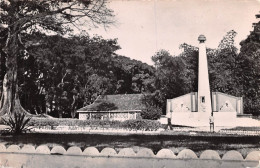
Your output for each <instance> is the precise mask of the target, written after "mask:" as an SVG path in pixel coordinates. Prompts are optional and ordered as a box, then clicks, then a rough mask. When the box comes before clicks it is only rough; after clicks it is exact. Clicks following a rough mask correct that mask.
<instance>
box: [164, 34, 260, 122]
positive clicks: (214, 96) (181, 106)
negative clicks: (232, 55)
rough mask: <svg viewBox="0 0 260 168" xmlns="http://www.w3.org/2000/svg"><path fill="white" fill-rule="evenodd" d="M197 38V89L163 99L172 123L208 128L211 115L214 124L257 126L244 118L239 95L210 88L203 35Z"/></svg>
mask: <svg viewBox="0 0 260 168" xmlns="http://www.w3.org/2000/svg"><path fill="white" fill-rule="evenodd" d="M198 41H199V64H198V92H192V93H188V94H186V95H183V96H180V97H176V98H173V99H167V109H166V113H167V114H168V113H170V112H172V124H175V125H186V126H192V127H209V126H210V125H209V118H210V117H211V116H213V117H214V123H215V126H217V127H235V126H259V125H260V122H259V121H257V120H254V119H252V118H248V116H247V117H245V116H246V115H244V113H243V98H242V97H235V96H231V95H228V94H225V93H220V92H211V91H210V85H209V74H208V61H207V53H206V44H205V42H206V37H205V36H204V35H200V36H199V37H198Z"/></svg>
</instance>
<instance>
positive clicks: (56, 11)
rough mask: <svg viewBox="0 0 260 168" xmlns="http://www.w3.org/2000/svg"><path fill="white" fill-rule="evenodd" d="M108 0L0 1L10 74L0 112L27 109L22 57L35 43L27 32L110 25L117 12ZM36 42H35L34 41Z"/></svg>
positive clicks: (3, 46)
mask: <svg viewBox="0 0 260 168" xmlns="http://www.w3.org/2000/svg"><path fill="white" fill-rule="evenodd" d="M106 3H107V1H106V0H39V1H32V0H2V1H1V2H0V35H1V37H0V38H1V44H0V50H1V57H2V55H4V57H5V68H6V73H5V75H4V80H3V93H2V96H1V106H0V107H1V110H0V115H3V114H6V113H14V112H25V110H24V109H23V108H22V107H21V105H20V101H19V96H18V81H17V69H18V62H17V60H18V58H19V56H20V55H21V54H22V53H23V51H25V50H26V47H27V46H28V45H30V44H32V43H30V42H28V41H25V40H23V37H24V36H23V34H28V33H35V32H39V31H41V32H48V31H52V32H56V33H60V34H64V33H66V32H67V31H69V30H70V28H69V26H70V25H74V26H76V27H78V26H81V25H85V26H97V25H100V24H101V25H104V26H109V25H110V24H112V23H113V11H112V10H110V9H108V8H107V7H106ZM33 44H34V45H35V43H33Z"/></svg>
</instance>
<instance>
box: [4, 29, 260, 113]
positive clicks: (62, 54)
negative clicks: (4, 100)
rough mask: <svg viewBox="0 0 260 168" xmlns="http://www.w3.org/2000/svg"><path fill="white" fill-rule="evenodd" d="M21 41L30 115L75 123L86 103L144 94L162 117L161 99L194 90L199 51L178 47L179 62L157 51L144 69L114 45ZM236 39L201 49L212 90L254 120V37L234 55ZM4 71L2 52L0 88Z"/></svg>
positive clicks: (258, 70)
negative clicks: (238, 100)
mask: <svg viewBox="0 0 260 168" xmlns="http://www.w3.org/2000/svg"><path fill="white" fill-rule="evenodd" d="M23 36H24V37H23V38H24V39H26V41H27V43H28V44H27V45H28V46H29V47H28V48H27V49H26V50H23V51H22V52H20V53H19V57H18V81H19V96H20V100H21V104H22V106H23V107H24V108H25V109H26V110H27V111H28V112H30V113H32V114H41V113H47V112H48V114H50V115H52V116H55V117H74V116H75V111H76V109H78V108H81V107H83V106H85V105H88V104H91V103H92V102H93V101H94V100H95V99H96V98H97V96H98V95H104V94H131V93H145V94H146V95H147V96H146V97H145V99H144V100H145V101H146V104H147V105H148V107H149V108H148V109H151V111H153V113H156V111H158V110H161V111H162V112H163V113H164V111H165V106H166V99H170V98H174V97H178V96H181V95H184V94H187V93H190V92H197V89H198V85H197V84H198V48H197V47H194V46H191V45H188V44H182V45H180V48H181V49H182V50H183V52H182V53H181V54H180V55H178V56H173V55H171V54H170V53H169V52H168V51H166V50H160V51H158V52H157V53H155V55H154V56H152V60H153V62H154V66H150V65H147V64H145V63H142V62H140V61H137V60H132V59H130V58H128V57H124V56H120V55H118V54H116V51H117V50H118V49H120V46H119V44H118V43H117V40H116V39H103V38H102V37H99V36H94V37H90V36H89V35H88V34H81V35H78V36H71V37H68V38H65V37H62V36H59V35H54V36H46V35H44V34H40V33H34V34H30V35H28V34H23ZM235 36H236V32H235V31H233V30H232V31H230V32H228V33H227V34H226V36H224V38H223V40H222V41H221V42H220V43H219V46H218V48H217V49H209V48H208V49H207V55H208V63H209V77H210V87H211V90H212V91H219V92H223V93H227V94H230V95H234V96H242V97H243V98H244V109H245V110H244V111H245V112H246V113H252V114H254V115H259V114H260V110H259V109H260V99H259V94H260V90H259V87H260V41H259V36H258V35H257V33H256V32H255V30H254V31H253V32H251V34H250V35H249V36H248V37H247V39H246V40H244V41H242V42H241V43H240V45H241V49H240V52H238V49H237V48H236V47H235V46H234V38H235ZM28 53H30V54H28ZM5 71H6V70H5V55H4V53H2V54H1V71H0V77H1V80H0V82H1V83H0V84H2V81H3V78H4V74H5ZM1 91H2V90H1ZM154 109H156V110H154ZM155 115H156V114H155Z"/></svg>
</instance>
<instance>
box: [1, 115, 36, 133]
mask: <svg viewBox="0 0 260 168" xmlns="http://www.w3.org/2000/svg"><path fill="white" fill-rule="evenodd" d="M30 120H31V117H26V116H25V114H24V113H14V115H11V116H8V117H5V118H4V117H2V121H3V123H4V124H5V125H8V126H9V127H10V128H9V130H8V131H9V132H10V133H12V134H22V133H24V132H27V131H29V130H30V129H29V124H28V123H29V121H30Z"/></svg>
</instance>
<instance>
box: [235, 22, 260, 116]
mask: <svg viewBox="0 0 260 168" xmlns="http://www.w3.org/2000/svg"><path fill="white" fill-rule="evenodd" d="M259 30H260V22H258V23H257V24H256V25H255V27H254V30H253V31H252V32H251V33H250V34H249V36H248V37H247V38H246V39H245V40H243V41H241V42H240V45H241V48H240V53H239V54H238V59H237V62H238V66H239V72H238V73H239V74H240V76H239V77H240V82H241V83H240V84H241V86H242V87H241V90H242V93H243V97H244V101H243V102H244V111H245V112H247V113H251V114H253V115H260V98H259V96H260V66H259V65H260V34H259Z"/></svg>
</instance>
